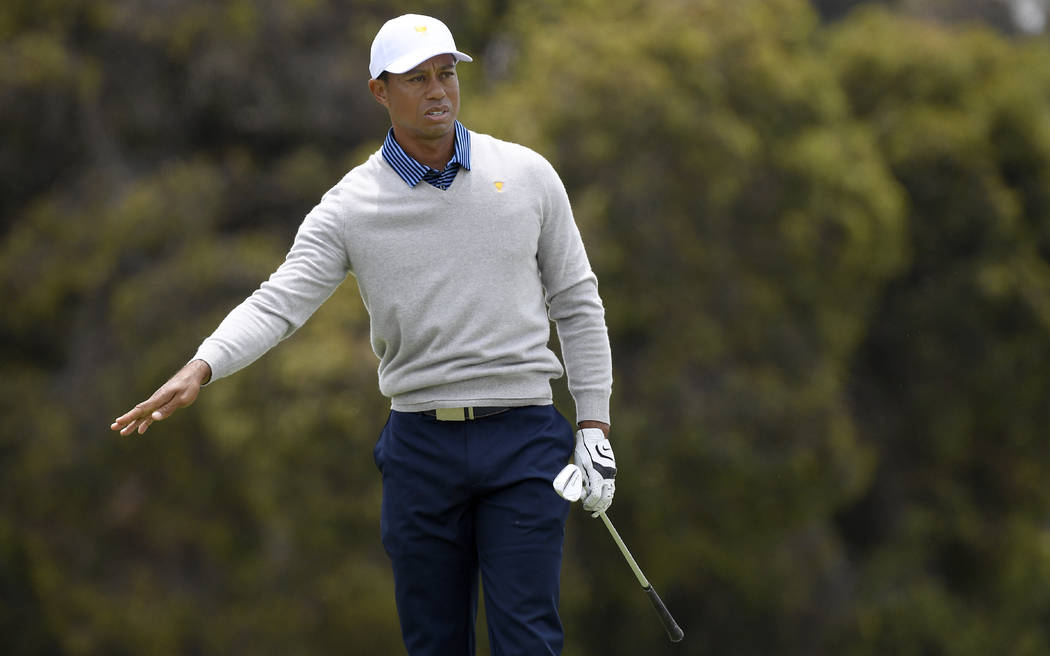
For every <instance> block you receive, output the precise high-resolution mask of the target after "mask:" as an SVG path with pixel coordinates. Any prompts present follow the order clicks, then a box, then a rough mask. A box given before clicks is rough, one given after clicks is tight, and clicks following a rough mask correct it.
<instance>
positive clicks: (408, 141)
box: [394, 125, 456, 171]
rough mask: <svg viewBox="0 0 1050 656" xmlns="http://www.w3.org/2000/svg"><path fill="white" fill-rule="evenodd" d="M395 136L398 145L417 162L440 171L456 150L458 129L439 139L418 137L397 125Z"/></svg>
mask: <svg viewBox="0 0 1050 656" xmlns="http://www.w3.org/2000/svg"><path fill="white" fill-rule="evenodd" d="M394 138H395V139H397V143H398V145H399V146H401V148H402V149H404V151H405V152H406V153H408V154H409V155H411V156H412V158H413V159H415V160H416V161H417V162H419V163H420V164H425V165H427V166H429V167H430V168H432V169H438V170H439V171H440V170H441V169H443V168H445V165H446V164H448V162H449V160H451V159H452V155H453V154H454V153H455V152H456V131H455V130H454V129H453V130H451V131H450V132H449V133H448V134H445V135H442V136H441V137H439V138H437V139H417V138H413V137H412V136H410V135H406V134H404V132H403V131H401V130H399V129H398V127H397V126H396V125H395V126H394Z"/></svg>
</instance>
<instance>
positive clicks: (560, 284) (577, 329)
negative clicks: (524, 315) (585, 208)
mask: <svg viewBox="0 0 1050 656" xmlns="http://www.w3.org/2000/svg"><path fill="white" fill-rule="evenodd" d="M543 176H544V189H545V194H544V208H543V222H542V225H541V229H540V242H539V251H538V260H539V267H540V277H541V279H542V282H543V287H544V293H545V294H546V301H547V305H548V308H549V314H550V318H551V319H552V320H553V321H554V323H555V327H556V329H557V331H558V339H559V341H560V342H561V351H562V359H563V360H564V362H565V371H566V375H567V377H568V386H569V392H570V393H571V394H572V397H573V400H574V401H575V403H576V421H577V422H580V421H585V420H594V421H602V422H605V423H610V420H609V397H610V395H611V393H612V356H611V351H610V347H609V334H608V330H607V328H606V325H605V307H604V306H603V305H602V300H601V297H600V296H599V295H598V280H597V277H596V276H595V275H594V272H593V271H592V270H591V265H590V262H589V261H588V259H587V253H586V250H585V249H584V246H583V239H582V238H581V236H580V231H579V229H578V228H577V226H576V222H575V219H574V218H573V215H572V208H571V207H570V205H569V198H568V194H567V193H566V192H565V187H564V185H563V184H562V181H561V178H559V177H558V174H557V172H556V171H555V170H554V168H553V167H552V166H551V165H550V164H549V163H548V162H547V161H546V160H543Z"/></svg>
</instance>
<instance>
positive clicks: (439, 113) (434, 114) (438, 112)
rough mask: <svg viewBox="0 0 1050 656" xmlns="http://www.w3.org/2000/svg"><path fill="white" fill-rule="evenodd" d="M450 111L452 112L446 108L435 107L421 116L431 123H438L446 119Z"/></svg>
mask: <svg viewBox="0 0 1050 656" xmlns="http://www.w3.org/2000/svg"><path fill="white" fill-rule="evenodd" d="M451 111H452V110H450V109H449V108H448V107H435V108H433V109H428V110H427V111H426V112H424V113H423V116H425V117H426V118H427V119H429V120H431V121H440V120H444V119H445V118H446V117H448V115H449V114H450V113H451Z"/></svg>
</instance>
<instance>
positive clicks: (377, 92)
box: [368, 78, 388, 107]
mask: <svg viewBox="0 0 1050 656" xmlns="http://www.w3.org/2000/svg"><path fill="white" fill-rule="evenodd" d="M368 90H369V91H371V92H372V97H373V98H375V99H376V102H377V103H379V104H380V105H382V106H383V107H388V105H387V98H386V82H384V81H382V80H379V79H376V78H372V79H371V80H369V81H368Z"/></svg>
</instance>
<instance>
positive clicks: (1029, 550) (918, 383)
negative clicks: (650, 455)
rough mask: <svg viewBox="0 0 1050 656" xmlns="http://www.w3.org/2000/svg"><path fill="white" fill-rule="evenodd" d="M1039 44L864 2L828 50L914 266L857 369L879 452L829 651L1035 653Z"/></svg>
mask: <svg viewBox="0 0 1050 656" xmlns="http://www.w3.org/2000/svg"><path fill="white" fill-rule="evenodd" d="M1048 55H1050V52H1048V50H1047V48H1046V46H1045V45H1042V44H1038V45H1037V44H1032V45H1026V46H1023V47H1020V48H1008V47H1007V46H1006V44H1005V43H1003V42H1002V41H999V40H997V39H995V38H993V37H992V36H991V35H990V34H988V33H984V32H980V31H970V32H946V31H943V30H937V29H933V28H930V27H928V26H923V25H921V24H918V23H913V22H908V21H902V20H899V19H896V18H894V17H892V16H890V15H889V14H887V13H884V12H866V13H863V14H861V15H858V16H857V17H856V18H855V20H853V21H851V22H849V23H846V24H843V25H842V27H841V28H840V29H839V30H838V31H837V32H836V33H835V34H834V37H833V39H832V44H831V48H830V56H829V60H830V61H833V62H835V67H836V69H837V70H838V75H839V77H840V79H841V80H842V83H843V86H844V88H845V89H846V90H847V93H848V95H849V98H850V103H851V106H852V107H853V111H854V113H855V114H856V115H857V116H858V118H861V119H862V120H864V121H865V122H866V123H867V124H868V125H870V126H872V128H873V129H874V130H875V131H876V135H877V139H878V142H879V144H880V150H881V151H882V152H883V153H884V157H885V159H886V161H887V162H888V163H889V165H890V166H891V168H892V170H893V173H894V176H895V177H896V178H897V179H898V180H899V181H900V182H901V184H902V185H903V186H904V188H905V189H906V190H907V193H908V198H909V201H910V211H909V224H910V226H911V229H910V242H911V250H912V252H913V253H914V257H913V260H912V263H911V265H910V267H909V268H908V269H907V270H906V271H905V272H904V273H903V274H902V275H901V276H899V277H898V278H896V279H895V280H894V281H893V283H892V284H891V285H890V286H889V287H888V288H887V291H886V294H885V295H884V296H883V298H882V300H881V302H880V305H879V309H878V312H877V313H876V314H875V315H874V316H873V318H872V321H871V324H870V329H869V333H868V336H867V339H866V340H865V343H864V345H863V348H862V349H860V350H859V352H858V354H857V357H856V360H855V366H854V368H853V372H854V376H853V380H854V385H853V393H852V398H853V405H854V408H855V413H856V416H857V417H858V419H859V420H860V421H859V424H858V425H859V426H861V427H862V430H861V434H862V435H863V436H864V438H865V442H867V443H870V444H872V445H874V446H875V447H876V449H877V451H878V452H879V453H880V454H881V455H880V464H879V468H878V474H877V476H876V479H875V483H874V485H873V486H872V487H871V488H870V489H869V490H868V492H867V494H866V495H865V496H864V497H863V499H861V500H860V501H859V502H858V504H856V505H855V506H853V507H852V508H850V509H848V510H846V511H844V512H843V513H842V515H841V518H840V519H841V524H842V526H843V529H844V534H845V536H846V538H847V540H848V541H849V543H850V545H851V550H852V551H853V553H854V554H855V557H856V558H857V560H858V562H859V563H860V564H861V565H862V566H861V568H860V574H861V576H860V578H859V588H858V589H859V592H860V602H861V603H860V606H859V608H858V613H857V616H856V618H855V620H856V624H855V633H851V634H850V641H851V642H852V643H853V645H854V646H853V647H852V648H851V649H848V650H845V653H856V654H875V653H887V652H891V653H899V654H912V653H914V654H919V653H946V654H987V653H992V652H994V653H1004V654H1040V653H1047V651H1048V650H1050V637H1048V635H1047V633H1046V631H1045V622H1044V621H1042V620H1040V619H1039V618H1045V617H1046V614H1047V612H1048V611H1050V605H1048V604H1050V596H1048V595H1047V594H1046V592H1045V591H1046V590H1047V589H1050V588H1048V583H1050V580H1048V578H1047V577H1048V576H1050V568H1048V565H1050V560H1048V554H1047V552H1046V548H1045V544H1046V540H1047V537H1050V534H1048V533H1047V526H1046V517H1047V515H1048V512H1050V495H1048V492H1047V490H1046V486H1045V485H1043V484H1042V479H1043V478H1044V477H1045V473H1046V472H1047V471H1048V469H1050V458H1048V456H1047V451H1046V449H1045V444H1044V443H1043V441H1044V438H1045V436H1046V425H1047V422H1048V420H1050V414H1048V411H1047V406H1046V403H1045V400H1046V398H1048V395H1050V383H1048V378H1047V369H1046V363H1047V362H1050V342H1048V340H1047V335H1048V329H1050V312H1048V310H1050V304H1048V303H1050V262H1048V257H1050V248H1048V245H1050V240H1048V226H1050V213H1048V211H1050V204H1048V202H1047V200H1048V195H1047V193H1048V192H1047V190H1048V189H1050V129H1048V126H1047V123H1046V120H1045V117H1046V112H1047V107H1048V104H1047V103H1048V100H1050V66H1048V62H1050V57H1048Z"/></svg>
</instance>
